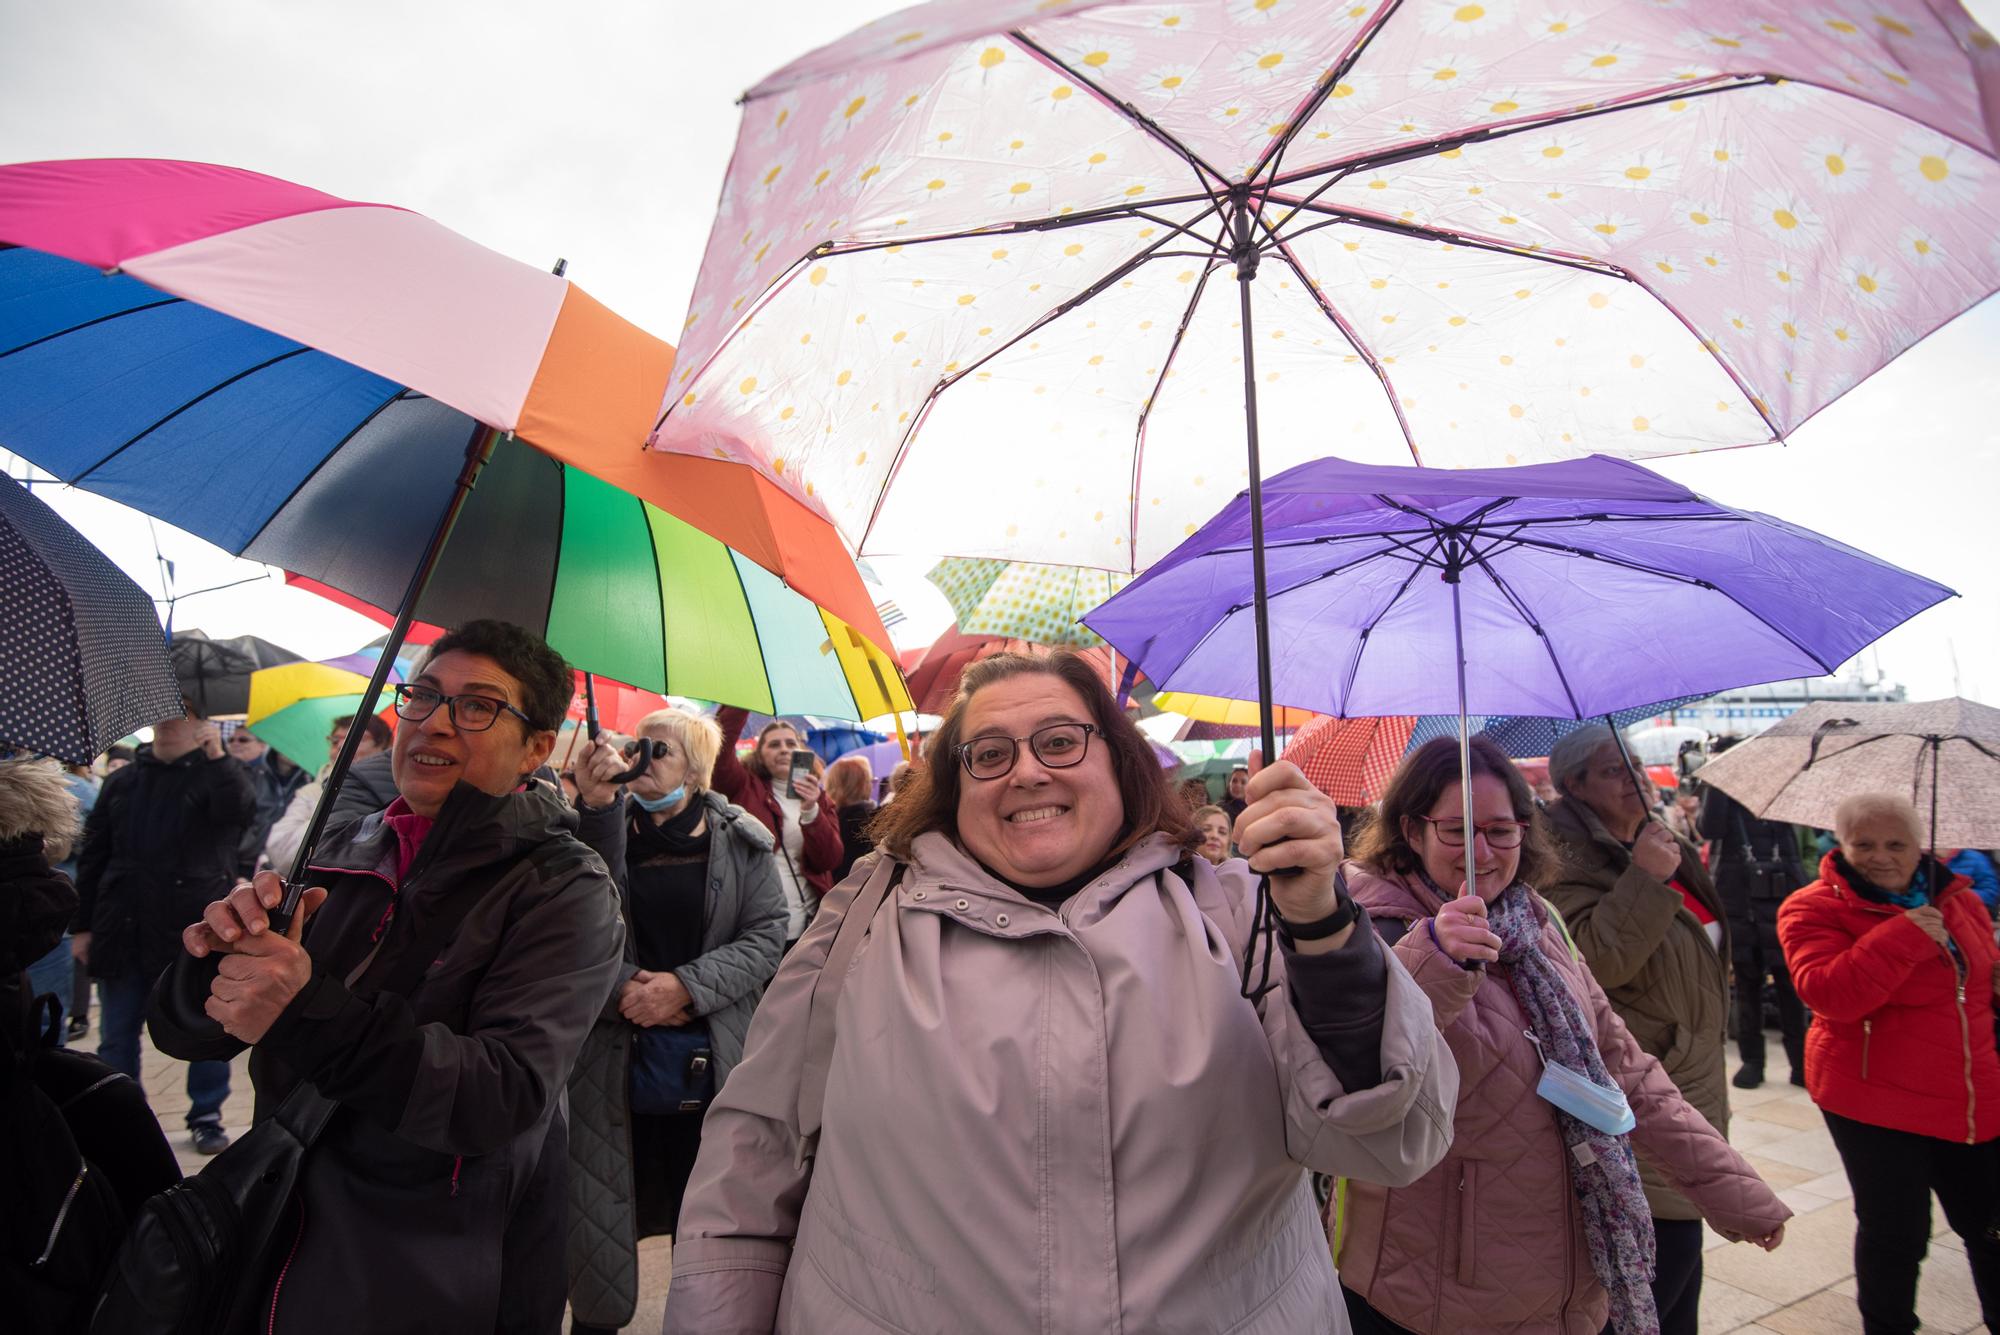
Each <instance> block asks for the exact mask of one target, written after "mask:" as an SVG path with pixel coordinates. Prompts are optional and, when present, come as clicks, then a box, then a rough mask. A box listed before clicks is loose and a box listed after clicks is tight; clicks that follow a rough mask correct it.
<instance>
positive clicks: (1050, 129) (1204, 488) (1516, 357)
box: [654, 0, 2000, 571]
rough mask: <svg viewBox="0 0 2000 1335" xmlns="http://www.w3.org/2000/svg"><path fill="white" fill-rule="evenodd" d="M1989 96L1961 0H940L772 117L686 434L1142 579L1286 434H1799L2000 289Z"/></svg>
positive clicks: (805, 476) (843, 55) (706, 305)
mask: <svg viewBox="0 0 2000 1335" xmlns="http://www.w3.org/2000/svg"><path fill="white" fill-rule="evenodd" d="M1994 108H2000V51H1996V49H1995V47H1994V43H1993V40H1992V39H1991V38H1990V37H1988V36H1987V35H1986V34H1985V33H1984V32H1982V31H1981V30H1979V29H1978V28H1977V27H1976V25H1975V24H1974V23H1973V22H1972V20H1971V19H1970V18H1969V17H1968V16H1966V14H1965V13H1964V12H1963V11H1962V10H1961V9H1960V8H1959V7H1958V6H1957V5H1955V4H1952V3H1949V0H1876V2H1874V3H1860V0H1830V2H1828V3H1807V2H1806V0H1800V2H1799V3H1784V4H1778V3H1770V2H1767V0H1726V2H1725V0H1662V2H1659V3H1647V2H1642V0H1486V3H1480V4H1467V3H1458V2H1456V0H1375V2H1374V3H1358V2H1355V0H1178V2H1169V3H1159V2H1157V0H1152V2H1139V0H1134V2H1132V3H1106V4H1087V3H1065V2H1064V0H1011V2H1004V3H998V4H995V3H990V0H981V2H980V3H973V0H936V2H935V3H931V4H927V5H921V6H918V7H916V8H914V9H910V10H905V11H903V12H902V13H900V14H896V15H893V16H891V17H889V18H886V19H883V20H881V21H878V22H876V23H873V24H870V25H868V26H867V27H865V28H862V29H860V30H859V31H857V32H855V33H853V34H851V35H850V36H848V37H846V38H844V39H842V40H840V41H838V42H836V43H834V44H832V45H831V46H828V47H826V48H824V49H822V50H820V51H818V52H815V53H813V54H811V55H809V56H807V57H805V58H803V59H802V60H799V61H797V62H795V63H794V64H792V65H791V66H789V67H787V68H785V69H783V70H781V71H779V72H778V73H777V74H775V75H773V76H772V77H771V78H769V79H767V80H766V81H765V82H764V83H762V84H761V85H759V86H758V87H757V88H755V89H753V90H751V92H750V93H749V94H748V95H747V97H746V99H745V108H744V116H743V123H742V128H741V131H740V135H739V138H738V142H737V148H736V156H735V160H734V162H733V164H732V166H731V168H730V172H729V175H728V178H727V181H726V183H725V185H724V187H723V192H722V200H721V206H720V213H719V216H718V218H717V221H716V224H715V230H714V232H713V234H712V235H711V237H710V240H709V246H708V251H707V255H706V257H705V260H704V263H703V268H702V271H701V275H700V278H699V280H698V283H697V287H696V292H695V297H694V300H693V303H692V308H691V310H690V311H689V314H688V321H687V326H686V328H685V330H684V333H683V338H682V342H681V350H680V361H679V364H678V367H677V369H676V371H675V375H674V380H673V384H672V387H671V389H670V390H669V393H668V395H667V398H666V401H665V403H664V405H663V420H662V422H661V426H660V429H659V431H657V432H656V433H655V438H654V441H655V444H656V446H658V447H663V448H667V449H671V450H678V451H684V452H687V453H690V454H698V455H703V456H717V457H722V458H727V459H735V460H740V461H743V462H746V463H749V464H751V465H752V466H753V467H755V468H758V469H761V470H762V471H763V472H764V473H765V475H767V476H768V477H771V478H773V479H775V480H777V481H778V482H779V483H780V484H781V485H783V486H785V487H787V488H789V489H790V490H791V491H792V492H793V494H794V495H796V496H798V497H799V498H801V499H803V500H805V501H806V502H807V503H808V504H810V505H812V506H814V507H816V508H818V509H819V510H820V511H821V512H823V513H824V514H826V515H827V516H828V517H829V518H831V519H832V520H833V522H834V523H835V525H836V526H838V528H839V529H840V530H841V532H842V533H843V534H844V535H845V536H846V537H847V538H848V539H849V541H850V542H851V543H853V544H854V545H855V547H856V548H857V549H858V550H860V551H861V552H862V553H863V554H868V553H873V552H897V551H903V552H931V553H937V552H943V553H950V554H953V555H962V556H987V557H1000V558H1006V559H1018V560H1032V561H1041V562H1054V563H1062V564H1073V565H1093V566H1100V567H1104V568H1107V569H1114V570H1124V571H1138V570H1143V569H1145V568H1146V567H1147V566H1148V565H1149V564H1150V563H1151V562H1153V561H1154V560H1157V559H1158V558H1159V557H1160V556H1162V555H1164V554H1165V553H1166V552H1167V551H1168V550H1169V549H1170V548H1172V547H1173V546H1174V544H1176V543H1178V542H1180V541H1181V540H1182V539H1183V538H1184V537H1186V536H1187V535H1189V534H1191V533H1192V532H1194V530H1195V528H1196V526H1197V525H1198V524H1199V523H1201V522H1202V521H1203V520H1205V519H1206V518H1207V517H1208V516H1209V515H1211V514H1213V513H1214V512H1215V510H1216V509H1217V508H1218V507H1219V506H1220V505H1221V504H1223V503H1224V502H1225V501H1226V500H1227V499H1228V498H1229V497H1230V496H1231V495H1233V494H1235V493H1236V492H1237V491H1238V490H1240V489H1241V488H1242V486H1243V485H1244V483H1245V482H1246V481H1247V482H1248V484H1249V486H1250V490H1251V492H1252V498H1253V501H1254V500H1255V498H1256V496H1257V494H1258V486H1257V482H1258V477H1257V475H1258V472H1259V467H1260V461H1259V451H1260V446H1261V454H1262V460H1261V462H1262V464H1263V465H1264V466H1267V467H1270V468H1285V467H1289V466H1292V465H1295V464H1298V463H1300V462H1303V461H1305V460H1308V459H1312V458H1318V457H1322V456H1325V455H1330V454H1337V455H1339V456H1341V457H1343V458H1347V459H1352V460H1357V461H1362V462H1376V463H1393V462H1401V463H1406V464H1407V463H1409V462H1410V461H1412V460H1415V461H1417V462H1419V463H1423V464H1428V465H1435V466H1443V467H1453V466H1475V465H1476V466H1491V465H1499V464H1506V463H1514V462H1522V463H1527V462H1534V461H1546V460H1551V459H1557V458H1567V457H1573V456H1579V455H1584V454H1588V453H1592V452H1597V453H1605V454H1613V455H1620V456H1624V457H1631V458H1643V457H1647V456H1654V455H1662V454H1673V453H1682V452H1688V451H1694V450H1706V449H1715V448H1721V447H1727V446H1736V445H1746V444H1756V443H1761V442H1766V441H1772V440H1776V439H1778V438H1780V437H1782V436H1783V435H1784V434H1785V433H1787V432H1789V431H1790V430H1792V429H1793V428H1795V427H1797V426H1798V425H1799V424H1800V423H1802V422H1804V421H1805V420H1806V419H1807V418H1808V417H1810V416H1811V415H1812V414H1813V413H1815V412H1817V411H1818V410H1819V409H1820V408H1822V407H1824V406H1826V405H1827V404H1828V403H1830V402H1832V401H1833V400H1834V399H1835V398H1837V397H1839V396H1840V395H1841V394H1842V393H1844V392H1845V391H1846V390H1847V389H1849V388H1851V387H1852V386H1854V385H1855V384H1857V383H1858V382H1859V381H1860V380H1861V379H1863V378H1864V377H1865V376H1867V375H1868V374H1870V373H1871V372H1873V371H1875V370H1876V369H1878V368H1879V367H1881V366H1883V365H1884V364H1886V363H1887V362H1888V361H1889V360H1890V359H1892V358H1894V357H1895V356H1896V355H1897V354H1898V353H1900V352H1902V351H1903V350H1904V349H1905V348H1907V347H1908V346H1910V345H1911V344H1912V343H1914V342H1915V341H1916V340H1917V339H1919V338H1920V337H1922V336H1923V335H1924V334H1926V333H1928V332H1929V331H1930V330H1932V329H1934V328H1936V327H1937V326H1938V325H1940V324H1942V323H1943V322H1945V321H1946V320H1949V319H1950V318H1951V317H1953V316H1954V315H1957V314H1958V313H1960V312H1961V311H1964V310H1965V309H1967V308H1968V307H1969V306H1971V305H1973V304H1974V303H1976V302H1977V301H1979V300H1980V299H1981V298H1983V297H1985V296H1987V295H1988V294H1989V293H1991V292H1993V291H1994V290H1995V289H1996V288H2000V243H1996V241H1995V239H1994V235H1993V229H1992V226H1991V223H1990V220H1991V219H1992V218H1993V217H1995V216H2000V164H1996V156H2000V149H1996V144H2000V125H1996V120H2000V113H1995V112H1994V111H1993V110H1992V109H1994ZM1246 427H1247V430H1246ZM1246 444H1247V445H1248V449H1247V450H1246V449H1245V445H1246ZM1257 508H1258V507H1256V506H1254V505H1253V515H1254V514H1255V512H1256V510H1257Z"/></svg>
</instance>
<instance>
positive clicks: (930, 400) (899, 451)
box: [855, 205, 1215, 552]
mask: <svg viewBox="0 0 2000 1335" xmlns="http://www.w3.org/2000/svg"><path fill="white" fill-rule="evenodd" d="M1213 212H1215V206H1213V205H1210V206H1209V208H1208V209H1206V210H1204V213H1203V216H1204V217H1205V216H1207V214H1209V213H1213ZM1199 221H1201V219H1200V218H1196V219H1194V220H1193V222H1199ZM1189 225H1190V226H1192V225H1193V223H1192V222H1191V223H1190V224H1189ZM1172 239H1173V238H1172V237H1171V236H1163V237H1161V238H1160V239H1159V240H1158V241H1155V242H1153V243H1152V244H1151V245H1149V246H1147V247H1145V248H1144V249H1142V250H1140V251H1139V252H1138V253H1136V254H1134V255H1131V256H1129V257H1128V258H1126V259H1125V260H1124V261H1122V262H1121V263H1120V264H1118V266H1117V267H1116V268H1114V269H1112V270H1111V271H1110V272H1108V273H1106V274H1104V275H1103V276H1102V277H1101V278H1098V279H1097V280H1096V281H1095V282H1093V283H1091V284H1090V285H1089V286H1087V287H1084V288H1081V289H1079V290H1078V291H1077V292H1075V293H1074V294H1072V295H1071V296H1069V297H1067V298H1065V299H1064V300H1062V301H1061V302H1058V303H1057V304H1056V305H1055V307H1054V308H1052V309H1051V310H1049V311H1048V312H1047V313H1046V314H1044V315H1042V316H1041V317H1039V318H1038V319H1036V320H1034V321H1033V322H1032V323H1030V324H1029V325H1027V326H1026V327H1025V328H1023V329H1022V330H1021V332H1020V333H1018V334H1016V335H1014V336H1013V337H1012V338H1010V339H1007V340H1006V341H1005V342H1003V343H1001V344H1000V346H999V347H996V348H994V349H993V351H991V352H989V353H987V354H986V355H985V356H983V357H979V358H977V359H975V360H974V361H973V362H971V363H970V364H968V365H966V366H964V367H962V368H960V369H959V370H957V371H954V372H952V373H951V374H949V375H946V376H944V377H943V378H941V379H940V380H939V381H938V382H937V383H936V384H935V385H932V386H931V388H930V392H929V393H928V394H926V395H925V396H924V402H923V405H922V406H921V407H919V408H918V409H917V411H916V412H914V413H912V414H911V415H910V425H909V427H908V428H907V429H906V430H905V431H904V432H903V438H902V439H901V440H899V441H897V442H896V454H895V457H894V458H892V459H891V460H890V461H889V471H888V472H887V473H886V474H884V475H883V479H882V486H881V488H880V489H879V490H878V491H877V492H876V493H875V504H874V507H873V508H872V509H870V510H869V512H868V523H867V524H866V525H865V526H864V527H863V528H862V530H861V541H860V542H858V543H856V544H855V550H856V551H857V552H858V551H862V550H863V549H865V548H866V547H867V545H868V538H869V535H870V534H872V533H873V532H874V531H875V524H876V521H878V520H879V519H880V518H881V517H882V507H883V505H884V504H886V503H887V501H888V499H889V493H890V491H891V490H893V489H894V486H895V481H896V474H897V473H898V472H900V471H902V467H903V461H904V460H905V459H906V458H908V457H909V452H910V446H911V444H912V443H913V442H914V441H915V440H916V438H917V432H918V431H919V430H920V429H921V428H922V426H923V424H924V420H925V418H927V417H928V416H929V415H930V410H931V407H932V405H933V404H935V403H936V402H937V401H938V397H939V396H940V395H942V394H943V393H944V392H945V391H946V390H947V389H950V388H951V387H952V386H953V385H955V384H957V383H958V382H959V381H961V380H963V379H965V377H967V376H969V375H971V374H972V373H973V372H975V371H977V370H978V369H979V368H980V367H982V366H984V365H986V364H987V363H988V362H990V361H992V360H993V359H994V358H995V357H998V356H1000V355H1001V354H1002V353H1004V352H1006V351H1008V350H1009V349H1010V348H1013V347H1014V346H1016V345H1017V344H1019V343H1020V342H1021V340H1022V339H1024V338H1027V337H1028V336H1029V335H1031V334H1034V333H1036V332H1037V331H1039V330H1042V329H1046V328H1047V327H1048V326H1049V325H1051V324H1053V323H1054V322H1055V321H1057V320H1059V319H1061V318H1062V317H1063V316H1065V315H1067V314H1069V313H1070V312H1071V311H1073V310H1075V309H1076V308H1077V307H1079V306H1081V305H1083V304H1084V303H1085V302H1087V301H1089V300H1090V299H1091V298H1092V297H1095V296H1097V295H1099V294H1100V293H1102V292H1103V291H1104V290H1105V289H1106V288H1108V287H1110V286H1111V285H1112V284H1113V283H1115V282H1117V281H1118V280H1119V279H1121V278H1123V277H1125V275H1127V274H1129V273H1132V272H1133V271H1135V270H1136V269H1138V268H1139V266H1140V265H1142V264H1144V263H1146V261H1148V260H1150V259H1152V258H1153V257H1154V255H1155V253H1156V252H1158V251H1159V250H1161V249H1162V248H1163V247H1165V246H1166V244H1167V242H1168V241H1170V240H1172Z"/></svg>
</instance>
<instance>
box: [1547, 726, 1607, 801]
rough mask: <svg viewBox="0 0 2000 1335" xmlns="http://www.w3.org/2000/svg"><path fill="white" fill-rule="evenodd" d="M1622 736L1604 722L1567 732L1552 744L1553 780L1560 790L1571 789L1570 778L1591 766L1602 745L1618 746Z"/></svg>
mask: <svg viewBox="0 0 2000 1335" xmlns="http://www.w3.org/2000/svg"><path fill="white" fill-rule="evenodd" d="M1617 741H1618V739H1617V738H1615V737H1613V736H1612V735H1611V729H1609V728H1607V727H1605V726H1604V725H1603V724H1602V723H1593V724H1591V725H1590V726H1589V727H1587V728H1578V729H1577V730H1576V731H1575V732H1569V733H1564V734H1563V735H1562V736H1561V737H1558V738H1556V744H1555V745H1554V746H1552V747H1550V748H1549V782H1550V783H1551V784H1553V785H1554V786H1555V790H1556V791H1557V792H1559V793H1567V792H1569V785H1570V780H1572V779H1574V778H1576V777H1577V776H1578V775H1579V774H1582V773H1583V772H1584V771H1585V770H1587V769H1589V768H1590V758H1591V757H1592V756H1594V755H1596V754H1597V752H1598V749H1599V748H1600V747H1606V746H1614V745H1616V744H1617Z"/></svg>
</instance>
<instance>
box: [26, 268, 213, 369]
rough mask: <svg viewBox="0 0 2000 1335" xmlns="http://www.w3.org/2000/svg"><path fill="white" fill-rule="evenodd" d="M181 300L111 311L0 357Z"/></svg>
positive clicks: (36, 339)
mask: <svg viewBox="0 0 2000 1335" xmlns="http://www.w3.org/2000/svg"><path fill="white" fill-rule="evenodd" d="M134 281H137V280H134ZM183 300H185V299H184V298H182V297H166V298H164V299H162V300H160V301H149V302H147V303H146V304H145V305H143V306H129V307H127V308H126V309H124V310H122V311H112V312H111V313H110V314H108V315H99V316H95V317H93V318H92V319H89V320H84V321H82V322H81V323H78V324H73V325H70V326H69V327H68V328H66V329H58V330H56V331H55V332H54V333H52V334H43V335H42V336H41V337H40V338H31V339H29V340H28V341H27V342H26V343H23V344H20V345H19V346H18V347H12V348H8V349H6V350H4V351H0V357H11V356H13V355H14V354H15V353H17V352H26V351H27V350H28V349H29V348H38V347H40V346H41V345H42V344H44V343H48V342H52V341H53V340H55V339H58V338H67V337H69V336H70V335H71V334H78V333H82V332H83V331H84V330H86V329H90V328H93V327H95V326H97V325H101V324H109V323H110V322H111V321H113V320H122V319H124V318H125V317H126V316H128V315H138V314H141V313H143V312H145V311H156V310H158V309H160V307H162V306H177V305H179V304H181V302H182V301H183Z"/></svg>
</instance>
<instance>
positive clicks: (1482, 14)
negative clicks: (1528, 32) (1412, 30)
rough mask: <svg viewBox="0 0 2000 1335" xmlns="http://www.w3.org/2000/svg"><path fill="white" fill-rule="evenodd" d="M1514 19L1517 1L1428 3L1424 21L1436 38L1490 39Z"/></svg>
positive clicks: (1446, 0)
mask: <svg viewBox="0 0 2000 1335" xmlns="http://www.w3.org/2000/svg"><path fill="white" fill-rule="evenodd" d="M1514 18H1515V5H1514V0H1483V3H1480V4H1464V3H1461V0H1425V4H1424V9H1423V12H1422V14H1421V16H1420V21H1421V22H1422V24H1423V29H1424V31H1425V32H1426V33H1428V34H1430V35H1431V36H1432V37H1447V38H1449V37H1489V36H1492V35H1493V34H1495V33H1498V32H1499V31H1500V30H1501V29H1503V28H1507V27H1511V26H1512V25H1513V22H1514Z"/></svg>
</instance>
